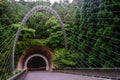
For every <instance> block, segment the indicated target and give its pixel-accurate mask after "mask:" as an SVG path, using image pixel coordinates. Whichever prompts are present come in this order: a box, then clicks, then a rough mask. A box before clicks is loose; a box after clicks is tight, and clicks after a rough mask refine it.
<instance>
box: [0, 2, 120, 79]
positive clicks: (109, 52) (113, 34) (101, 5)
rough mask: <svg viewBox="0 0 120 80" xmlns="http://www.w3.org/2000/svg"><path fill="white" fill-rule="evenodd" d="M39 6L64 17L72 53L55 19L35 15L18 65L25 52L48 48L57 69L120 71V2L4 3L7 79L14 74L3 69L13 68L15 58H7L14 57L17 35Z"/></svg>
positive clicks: (2, 53) (1, 54)
mask: <svg viewBox="0 0 120 80" xmlns="http://www.w3.org/2000/svg"><path fill="white" fill-rule="evenodd" d="M36 5H46V6H50V7H52V8H53V9H54V10H56V11H57V13H58V14H59V15H60V17H61V19H62V21H63V23H64V25H65V30H66V32H67V38H68V46H69V50H65V48H64V39H63V33H62V31H61V28H60V25H59V23H58V22H57V20H56V19H55V17H54V16H53V15H51V14H50V13H48V12H46V11H40V12H35V13H34V14H33V15H32V16H31V17H30V19H29V20H28V21H27V22H26V24H25V25H24V27H23V29H22V32H21V34H20V37H19V41H18V42H17V49H16V54H15V56H16V57H15V65H16V64H17V62H18V59H19V57H20V56H21V55H22V54H23V52H24V51H25V49H27V48H30V47H32V46H44V47H46V46H47V47H49V48H51V49H52V50H53V52H54V55H55V56H54V59H53V62H54V65H55V68H115V67H120V65H119V63H120V58H119V57H120V47H119V45H120V41H119V40H120V33H119V31H120V27H119V25H120V14H119V13H120V1H118V0H73V2H72V3H69V1H68V0H63V1H61V0H60V2H55V3H54V4H50V2H49V1H48V2H46V1H38V2H24V0H21V1H20V2H19V3H18V2H14V0H13V2H8V1H7V0H0V43H1V44H0V74H4V73H5V75H4V77H6V76H8V75H10V73H9V72H11V70H9V68H8V69H5V68H3V66H4V65H7V66H8V67H11V65H9V64H8V63H4V62H9V63H11V56H9V58H8V59H6V55H11V50H12V46H13V44H12V43H13V40H14V37H15V33H16V31H17V29H18V27H19V25H20V22H21V21H22V19H23V17H24V16H25V14H26V13H27V12H28V11H29V10H31V9H32V8H33V7H35V6H36ZM4 44H6V45H4ZM6 47H7V48H6ZM1 61H2V63H1ZM1 65H2V66H1ZM8 71H9V72H8ZM1 76H2V77H3V75H1ZM1 76H0V79H2V78H1ZM6 78H7V77H6Z"/></svg>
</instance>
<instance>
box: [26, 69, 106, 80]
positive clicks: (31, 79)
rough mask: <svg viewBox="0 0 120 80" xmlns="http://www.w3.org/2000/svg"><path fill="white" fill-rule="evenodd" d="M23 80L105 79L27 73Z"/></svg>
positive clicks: (64, 74)
mask: <svg viewBox="0 0 120 80" xmlns="http://www.w3.org/2000/svg"><path fill="white" fill-rule="evenodd" d="M25 80H105V79H102V78H96V77H88V76H82V75H73V74H66V73H57V72H46V71H29V72H28V73H27V75H26V77H25Z"/></svg>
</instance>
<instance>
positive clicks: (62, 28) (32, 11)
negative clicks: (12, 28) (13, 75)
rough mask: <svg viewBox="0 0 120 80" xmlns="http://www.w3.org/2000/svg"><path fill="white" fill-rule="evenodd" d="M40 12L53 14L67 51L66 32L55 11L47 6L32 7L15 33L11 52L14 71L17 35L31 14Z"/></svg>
mask: <svg viewBox="0 0 120 80" xmlns="http://www.w3.org/2000/svg"><path fill="white" fill-rule="evenodd" d="M42 10H45V11H47V12H49V13H51V14H53V15H54V16H55V18H56V19H57V21H58V22H59V24H60V27H61V30H62V32H63V36H64V42H65V48H66V49H68V44H67V35H66V31H65V29H64V24H63V22H62V20H61V18H60V16H59V15H58V14H57V12H56V11H55V10H53V9H52V8H50V7H48V6H36V7H34V8H33V9H32V10H31V11H29V12H28V13H27V14H26V16H25V17H24V18H23V20H22V22H21V24H20V27H19V28H18V31H17V33H16V36H15V40H14V43H13V50H12V68H13V70H14V55H15V48H16V43H17V41H18V38H19V35H20V32H21V30H22V28H23V25H24V24H25V23H26V22H27V20H28V19H29V18H30V17H31V16H32V14H33V13H34V12H37V11H42Z"/></svg>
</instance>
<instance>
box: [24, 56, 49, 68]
mask: <svg viewBox="0 0 120 80" xmlns="http://www.w3.org/2000/svg"><path fill="white" fill-rule="evenodd" d="M24 69H27V70H49V62H48V59H47V58H46V57H45V56H43V55H41V54H33V55H30V56H29V57H28V58H27V59H26V61H25V66H24Z"/></svg>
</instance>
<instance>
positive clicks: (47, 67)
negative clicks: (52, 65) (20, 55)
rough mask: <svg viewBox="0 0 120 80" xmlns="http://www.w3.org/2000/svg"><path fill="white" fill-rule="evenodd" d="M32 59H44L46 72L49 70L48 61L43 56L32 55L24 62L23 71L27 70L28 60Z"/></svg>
mask: <svg viewBox="0 0 120 80" xmlns="http://www.w3.org/2000/svg"><path fill="white" fill-rule="evenodd" d="M34 57H40V58H42V59H44V60H45V64H46V70H49V62H48V59H47V58H46V57H45V56H43V55H41V54H33V55H31V56H29V57H28V58H27V59H26V60H25V63H24V69H27V64H28V62H29V60H30V59H32V58H34Z"/></svg>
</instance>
